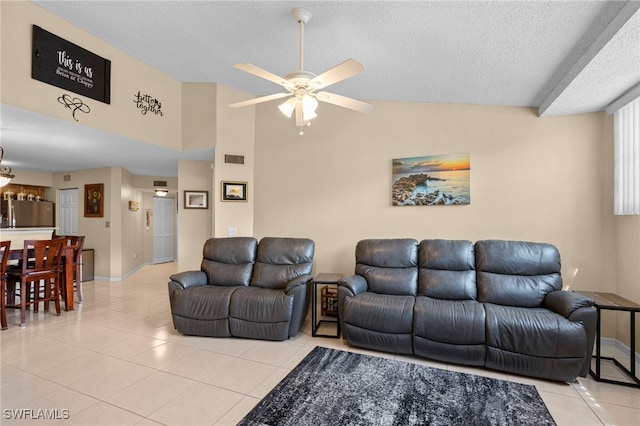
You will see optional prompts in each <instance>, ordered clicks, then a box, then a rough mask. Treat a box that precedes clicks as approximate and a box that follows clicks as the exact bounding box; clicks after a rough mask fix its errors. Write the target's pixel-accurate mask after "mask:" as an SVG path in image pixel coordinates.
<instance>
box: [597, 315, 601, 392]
mask: <svg viewBox="0 0 640 426" xmlns="http://www.w3.org/2000/svg"><path fill="white" fill-rule="evenodd" d="M597 311H598V312H597V318H596V323H597V325H596V380H600V356H601V353H600V327H601V318H600V317H601V315H602V311H600V308H598V309H597Z"/></svg>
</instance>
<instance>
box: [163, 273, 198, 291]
mask: <svg viewBox="0 0 640 426" xmlns="http://www.w3.org/2000/svg"><path fill="white" fill-rule="evenodd" d="M169 279H171V281H173V282H174V283H176V284H177V288H180V287H182V290H184V289H185V288H187V287H192V286H195V285H207V274H205V273H204V272H202V271H185V272H179V273H177V274H173V275H171V276H170V277H169ZM174 287H175V286H174Z"/></svg>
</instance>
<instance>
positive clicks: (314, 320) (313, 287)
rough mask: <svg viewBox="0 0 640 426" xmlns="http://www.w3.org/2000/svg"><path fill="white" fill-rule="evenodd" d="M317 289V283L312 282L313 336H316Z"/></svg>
mask: <svg viewBox="0 0 640 426" xmlns="http://www.w3.org/2000/svg"><path fill="white" fill-rule="evenodd" d="M317 290H318V288H317V287H316V284H315V283H314V282H312V283H311V336H312V337H316V303H317V300H316V298H317V295H316V293H317Z"/></svg>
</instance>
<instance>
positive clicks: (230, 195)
mask: <svg viewBox="0 0 640 426" xmlns="http://www.w3.org/2000/svg"><path fill="white" fill-rule="evenodd" d="M247 200H248V199H247V182H228V181H224V180H223V181H222V201H244V202H246V201H247Z"/></svg>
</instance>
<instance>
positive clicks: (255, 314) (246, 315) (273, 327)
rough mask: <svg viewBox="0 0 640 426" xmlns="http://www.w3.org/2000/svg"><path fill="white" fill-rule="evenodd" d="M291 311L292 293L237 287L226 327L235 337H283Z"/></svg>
mask: <svg viewBox="0 0 640 426" xmlns="http://www.w3.org/2000/svg"><path fill="white" fill-rule="evenodd" d="M292 311H293V296H288V295H286V294H285V293H284V292H283V291H282V290H274V289H268V288H259V287H240V288H238V289H237V290H236V291H235V292H234V293H233V297H232V298H231V303H230V309H229V316H230V322H229V324H230V325H229V327H230V330H231V334H232V335H233V336H237V337H246V338H254V339H267V340H285V339H287V338H288V337H289V323H290V321H291V313H292Z"/></svg>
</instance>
